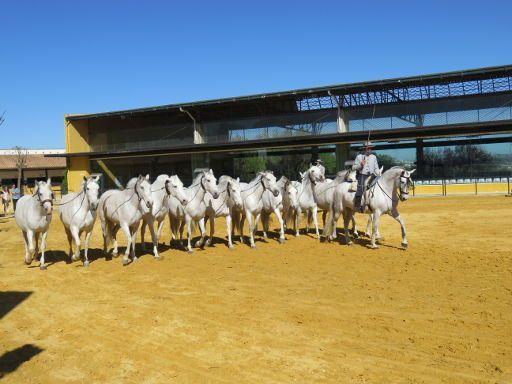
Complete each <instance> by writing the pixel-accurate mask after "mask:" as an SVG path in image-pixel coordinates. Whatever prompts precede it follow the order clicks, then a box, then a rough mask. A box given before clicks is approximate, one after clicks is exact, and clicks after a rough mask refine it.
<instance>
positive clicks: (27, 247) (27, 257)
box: [21, 231, 32, 265]
mask: <svg viewBox="0 0 512 384" xmlns="http://www.w3.org/2000/svg"><path fill="white" fill-rule="evenodd" d="M21 232H22V233H23V243H24V244H25V264H27V265H30V264H32V251H31V250H30V247H31V245H30V243H31V242H30V241H29V237H28V235H27V232H25V231H21Z"/></svg>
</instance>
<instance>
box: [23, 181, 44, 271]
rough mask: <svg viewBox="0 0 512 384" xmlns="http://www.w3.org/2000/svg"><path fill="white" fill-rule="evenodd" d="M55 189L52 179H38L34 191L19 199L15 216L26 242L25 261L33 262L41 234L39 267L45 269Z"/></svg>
mask: <svg viewBox="0 0 512 384" xmlns="http://www.w3.org/2000/svg"><path fill="white" fill-rule="evenodd" d="M52 212H53V191H52V184H51V179H48V180H47V181H46V182H44V181H36V183H35V186H34V193H33V194H32V195H25V196H23V197H22V198H21V199H19V201H18V205H17V206H16V211H15V213H14V217H15V218H16V224H18V226H19V227H20V228H21V232H22V233H23V241H24V243H25V263H26V264H29V265H30V264H31V263H32V259H33V258H34V255H36V256H37V253H38V250H39V247H38V242H39V234H41V248H40V250H41V259H40V263H39V269H41V270H45V269H46V264H45V262H44V251H45V249H46V237H47V236H48V229H49V227H50V223H51V221H52Z"/></svg>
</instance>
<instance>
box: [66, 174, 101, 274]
mask: <svg viewBox="0 0 512 384" xmlns="http://www.w3.org/2000/svg"><path fill="white" fill-rule="evenodd" d="M98 180H99V176H96V177H85V176H84V180H83V181H82V185H81V187H80V192H70V193H68V194H66V195H64V196H62V198H61V200H60V203H59V216H60V220H61V221H62V224H63V225H64V230H65V232H66V236H67V238H68V243H69V257H70V258H71V261H78V260H80V245H81V244H80V236H81V235H82V233H85V240H84V243H83V244H84V262H83V266H84V267H88V266H89V259H88V257H87V253H88V251H89V240H90V239H91V234H92V230H93V228H94V222H95V221H96V208H97V207H98V194H99V190H100V186H99V184H98ZM73 243H74V244H75V251H74V252H73Z"/></svg>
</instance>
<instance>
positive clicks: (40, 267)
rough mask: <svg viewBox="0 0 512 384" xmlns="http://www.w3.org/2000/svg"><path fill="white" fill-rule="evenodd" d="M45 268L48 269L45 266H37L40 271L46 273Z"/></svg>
mask: <svg viewBox="0 0 512 384" xmlns="http://www.w3.org/2000/svg"><path fill="white" fill-rule="evenodd" d="M47 268H48V267H47V266H46V265H40V266H39V269H40V270H41V271H46V269H47Z"/></svg>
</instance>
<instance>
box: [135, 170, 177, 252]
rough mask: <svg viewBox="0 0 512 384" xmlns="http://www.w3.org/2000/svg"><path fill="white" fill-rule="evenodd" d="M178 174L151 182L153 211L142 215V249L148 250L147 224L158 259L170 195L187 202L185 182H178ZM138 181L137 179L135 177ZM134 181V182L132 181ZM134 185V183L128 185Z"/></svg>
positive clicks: (163, 176)
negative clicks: (184, 188) (146, 239)
mask: <svg viewBox="0 0 512 384" xmlns="http://www.w3.org/2000/svg"><path fill="white" fill-rule="evenodd" d="M176 178H177V176H175V175H174V176H171V177H169V176H168V175H160V176H158V177H157V178H156V180H155V181H154V182H153V184H151V197H152V199H153V206H152V208H151V211H150V212H148V213H146V214H145V215H144V216H143V217H142V225H141V229H140V236H141V244H142V249H143V250H144V251H145V250H146V243H145V242H144V234H145V232H146V225H148V226H149V232H150V233H151V240H152V242H153V255H154V256H155V258H156V259H159V258H160V255H159V254H158V241H159V240H160V235H161V234H162V227H163V226H164V219H165V216H167V213H168V212H169V207H168V198H169V197H170V196H172V197H174V198H176V199H178V200H179V201H181V202H182V204H186V203H187V199H186V197H185V192H184V190H183V183H181V181H180V182H179V183H178V182H177V180H178V181H179V179H177V180H176ZM133 180H134V181H136V179H133ZM132 183H134V182H132ZM128 187H133V185H128ZM155 221H156V222H157V231H156V232H155Z"/></svg>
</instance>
